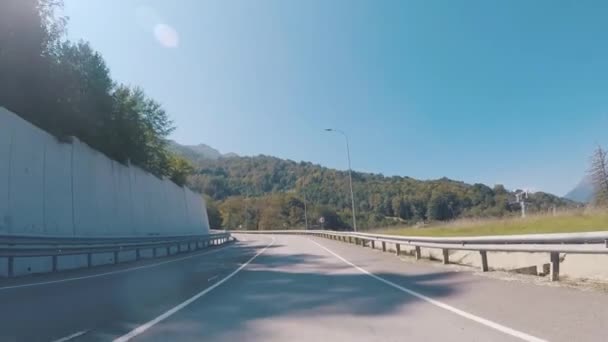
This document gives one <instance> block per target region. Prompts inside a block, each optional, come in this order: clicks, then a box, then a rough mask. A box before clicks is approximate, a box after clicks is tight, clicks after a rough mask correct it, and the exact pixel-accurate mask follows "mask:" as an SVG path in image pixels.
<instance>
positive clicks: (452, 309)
mask: <svg viewBox="0 0 608 342" xmlns="http://www.w3.org/2000/svg"><path fill="white" fill-rule="evenodd" d="M309 240H310V241H311V242H313V243H314V244H316V245H317V246H319V247H321V248H323V249H324V250H326V251H327V252H329V253H331V254H333V255H334V256H335V257H336V258H338V259H340V260H342V261H343V262H345V263H346V264H348V265H350V266H352V267H354V268H355V269H357V270H358V271H359V272H361V273H364V274H367V275H368V276H370V277H372V278H374V279H376V280H378V281H381V282H383V283H385V284H386V285H388V286H391V287H393V288H396V289H398V290H401V291H403V292H405V293H407V294H409V295H411V296H414V297H416V298H418V299H422V300H424V301H426V302H428V303H430V304H433V305H435V306H438V307H440V308H442V309H444V310H447V311H450V312H452V313H455V314H457V315H459V316H462V317H464V318H467V319H470V320H472V321H474V322H477V323H479V324H483V325H485V326H487V327H490V328H492V329H496V330H498V331H500V332H503V333H505V334H507V335H511V336H513V337H517V338H519V339H521V340H524V341H528V342H547V341H546V340H543V339H541V338H538V337H536V336H532V335H528V334H526V333H524V332H521V331H518V330H515V329H512V328H509V327H506V326H504V325H501V324H498V323H496V322H493V321H490V320H488V319H485V318H482V317H479V316H476V315H474V314H471V313H468V312H466V311H463V310H460V309H457V308H455V307H453V306H451V305H448V304H445V303H443V302H440V301H438V300H435V299H432V298H430V297H427V296H425V295H423V294H420V293H418V292H416V291H413V290H410V289H408V288H405V287H403V286H401V285H397V284H395V283H393V282H392V281H390V280H386V279H384V278H382V277H380V276H377V275H375V274H373V273H372V272H369V271H368V270H366V269H364V268H361V267H359V266H357V265H355V264H353V263H352V262H350V261H348V260H346V259H344V258H343V257H341V256H340V255H338V254H337V253H335V252H334V251H332V250H330V249H329V248H327V247H325V246H323V245H321V244H320V243H318V242H316V241H314V240H311V239H309Z"/></svg>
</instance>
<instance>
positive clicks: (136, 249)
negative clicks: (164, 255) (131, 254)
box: [135, 248, 141, 260]
mask: <svg viewBox="0 0 608 342" xmlns="http://www.w3.org/2000/svg"><path fill="white" fill-rule="evenodd" d="M139 259H141V254H139V248H135V260H139Z"/></svg>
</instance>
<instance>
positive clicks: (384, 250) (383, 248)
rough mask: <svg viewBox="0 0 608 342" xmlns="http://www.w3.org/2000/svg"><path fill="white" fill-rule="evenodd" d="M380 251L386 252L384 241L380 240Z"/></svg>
mask: <svg viewBox="0 0 608 342" xmlns="http://www.w3.org/2000/svg"><path fill="white" fill-rule="evenodd" d="M382 251H383V252H386V242H384V241H382Z"/></svg>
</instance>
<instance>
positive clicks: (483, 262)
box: [479, 251, 488, 272]
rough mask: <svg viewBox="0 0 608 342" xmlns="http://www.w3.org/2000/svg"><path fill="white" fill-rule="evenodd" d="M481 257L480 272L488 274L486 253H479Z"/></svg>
mask: <svg viewBox="0 0 608 342" xmlns="http://www.w3.org/2000/svg"><path fill="white" fill-rule="evenodd" d="M479 254H480V255H481V271H482V272H488V253H487V252H486V251H479Z"/></svg>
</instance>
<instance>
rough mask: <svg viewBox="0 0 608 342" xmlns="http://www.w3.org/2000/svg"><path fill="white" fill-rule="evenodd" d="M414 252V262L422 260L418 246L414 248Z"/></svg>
mask: <svg viewBox="0 0 608 342" xmlns="http://www.w3.org/2000/svg"><path fill="white" fill-rule="evenodd" d="M415 251H416V260H420V259H421V258H422V252H421V251H420V246H416V247H415Z"/></svg>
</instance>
